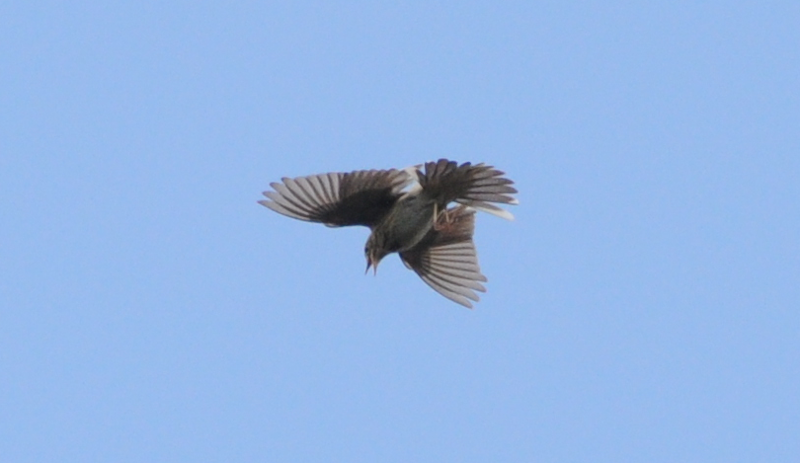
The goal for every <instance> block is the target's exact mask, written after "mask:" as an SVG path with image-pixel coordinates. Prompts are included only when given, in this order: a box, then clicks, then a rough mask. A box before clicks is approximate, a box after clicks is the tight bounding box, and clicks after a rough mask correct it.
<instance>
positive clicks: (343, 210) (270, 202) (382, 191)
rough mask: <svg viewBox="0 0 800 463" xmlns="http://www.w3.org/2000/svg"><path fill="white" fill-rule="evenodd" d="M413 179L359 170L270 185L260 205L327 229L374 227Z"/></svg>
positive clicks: (402, 174) (397, 172) (388, 172)
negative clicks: (324, 226) (321, 224)
mask: <svg viewBox="0 0 800 463" xmlns="http://www.w3.org/2000/svg"><path fill="white" fill-rule="evenodd" d="M412 180H413V178H412V177H411V176H410V175H409V173H408V172H407V171H405V170H397V169H390V170H358V171H354V172H348V173H341V172H335V173H329V174H319V175H309V176H306V177H297V178H287V177H284V178H283V179H282V182H273V183H271V184H270V186H272V188H273V189H274V191H265V192H264V196H266V197H267V199H266V200H261V201H259V203H260V204H262V205H264V206H266V207H268V208H270V209H272V210H273V211H275V212H278V213H281V214H283V215H286V216H289V217H293V218H295V219H300V220H306V221H309V222H321V223H324V224H325V225H328V226H330V227H343V226H346V225H365V226H367V227H373V226H374V225H375V224H377V223H378V222H379V221H380V219H381V218H383V216H384V215H385V214H386V213H387V212H388V211H389V210H390V209H391V208H392V206H394V203H395V202H396V201H397V198H399V197H400V195H401V192H402V190H403V188H405V187H406V185H408V184H409V183H410V182H411V181H412Z"/></svg>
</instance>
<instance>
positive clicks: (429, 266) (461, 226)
mask: <svg viewBox="0 0 800 463" xmlns="http://www.w3.org/2000/svg"><path fill="white" fill-rule="evenodd" d="M502 175H503V172H500V171H498V170H495V169H494V168H492V167H490V166H485V165H483V164H478V165H471V164H470V163H464V164H461V165H460V166H459V165H458V164H457V163H456V162H454V161H448V160H446V159H440V160H439V161H438V162H429V163H426V164H425V170H424V172H423V171H422V170H420V168H419V167H414V168H408V169H405V170H398V169H390V170H370V171H355V172H349V173H329V174H320V175H312V176H308V177H298V178H294V179H291V178H284V179H283V183H272V184H271V186H272V187H273V188H274V189H275V191H267V192H264V195H265V196H266V197H267V198H269V200H262V201H259V202H260V203H261V204H263V205H264V206H266V207H268V208H270V209H272V210H274V211H276V212H279V213H281V214H284V215H287V216H290V217H294V218H297V219H301V220H307V221H312V222H322V223H324V224H326V225H328V226H332V227H338V226H347V225H365V226H367V227H369V228H370V229H371V230H372V233H371V234H370V236H369V239H368V240H367V243H366V246H365V248H364V253H365V256H366V258H367V270H369V267H370V266H373V267H374V269H375V271H376V272H377V265H378V263H379V262H380V261H381V259H383V257H385V256H386V255H387V254H390V253H394V252H397V253H399V254H400V258H401V259H402V261H403V263H404V264H405V265H406V266H407V267H408V268H410V269H412V270H414V271H415V272H417V274H418V275H419V276H420V277H421V278H422V279H423V281H425V282H426V283H427V284H428V285H429V286H431V287H432V288H433V289H435V290H436V291H437V292H439V293H440V294H442V295H444V296H445V297H447V298H449V299H451V300H453V301H455V302H458V303H459V304H462V305H464V306H467V307H472V305H471V304H470V302H469V299H471V300H473V301H477V300H478V296H477V294H475V292H474V291H485V289H484V288H483V286H482V285H481V284H480V283H479V282H484V281H486V277H484V276H483V275H482V274H481V273H480V268H479V266H478V261H477V256H476V252H475V246H474V243H473V241H472V233H473V230H474V224H475V218H474V214H475V210H483V211H486V212H490V213H493V214H495V215H499V216H500V217H504V218H507V219H511V218H512V216H511V214H510V213H508V211H505V210H503V209H500V208H498V207H497V206H495V205H494V204H492V203H501V204H516V203H517V202H516V200H515V199H514V198H513V197H512V196H510V194H513V193H516V192H517V190H516V189H514V188H513V187H512V186H510V185H511V184H512V183H513V182H511V180H508V179H506V178H504V177H502ZM412 184H413V187H411V188H410V189H408V188H407V187H409V186H410V185H412ZM453 202H456V203H459V205H458V206H456V207H452V208H448V206H449V204H451V203H453Z"/></svg>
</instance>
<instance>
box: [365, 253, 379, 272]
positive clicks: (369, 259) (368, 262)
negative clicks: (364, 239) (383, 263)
mask: <svg viewBox="0 0 800 463" xmlns="http://www.w3.org/2000/svg"><path fill="white" fill-rule="evenodd" d="M379 263H380V261H378V262H375V264H373V263H372V256H370V257H369V258H368V259H367V269H366V270H364V275H366V274H367V273H369V268H370V267H372V270H373V272H374V273H373V275H377V274H378V264H379Z"/></svg>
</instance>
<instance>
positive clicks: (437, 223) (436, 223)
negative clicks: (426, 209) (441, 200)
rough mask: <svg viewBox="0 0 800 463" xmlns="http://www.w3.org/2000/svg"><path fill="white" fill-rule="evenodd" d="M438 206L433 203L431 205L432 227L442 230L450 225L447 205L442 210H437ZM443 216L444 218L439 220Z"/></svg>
mask: <svg viewBox="0 0 800 463" xmlns="http://www.w3.org/2000/svg"><path fill="white" fill-rule="evenodd" d="M438 209H439V208H438V206H437V205H436V204H435V203H434V205H433V229H434V230H436V231H439V230H442V229H444V228H446V227H447V225H450V214H449V213H448V212H447V207H445V208H444V210H442V211H439V210H438ZM442 218H444V220H440V219H442Z"/></svg>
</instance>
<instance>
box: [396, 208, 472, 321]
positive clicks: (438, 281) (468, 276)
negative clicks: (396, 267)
mask: <svg viewBox="0 0 800 463" xmlns="http://www.w3.org/2000/svg"><path fill="white" fill-rule="evenodd" d="M447 212H448V214H447V217H445V216H442V217H441V218H440V220H439V222H438V223H437V227H435V228H433V229H431V231H430V232H428V234H427V235H426V237H425V238H424V239H423V240H422V241H421V242H420V243H419V244H418V245H416V246H415V247H413V248H412V249H410V250H408V251H404V252H401V253H400V258H401V259H402V260H403V263H404V264H405V265H406V267H408V268H410V269H412V270H414V271H415V272H417V275H419V276H420V278H422V280H423V281H424V282H425V283H427V284H428V286H430V287H431V288H433V289H434V290H436V291H437V292H438V293H439V294H441V295H442V296H444V297H446V298H448V299H450V300H452V301H455V302H457V303H459V304H461V305H463V306H465V307H469V308H472V303H471V302H470V300H472V301H476V302H477V301H478V300H479V298H478V295H477V294H476V293H475V291H481V292H485V291H486V289H485V288H484V287H483V285H482V284H481V283H480V282H485V281H486V277H485V276H483V275H482V274H481V270H480V267H479V266H478V256H477V253H476V251H475V243H474V242H473V241H472V233H473V230H474V227H475V211H474V210H469V209H467V208H466V207H464V206H459V207H456V208H452V209H449V210H448V211H447Z"/></svg>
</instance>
